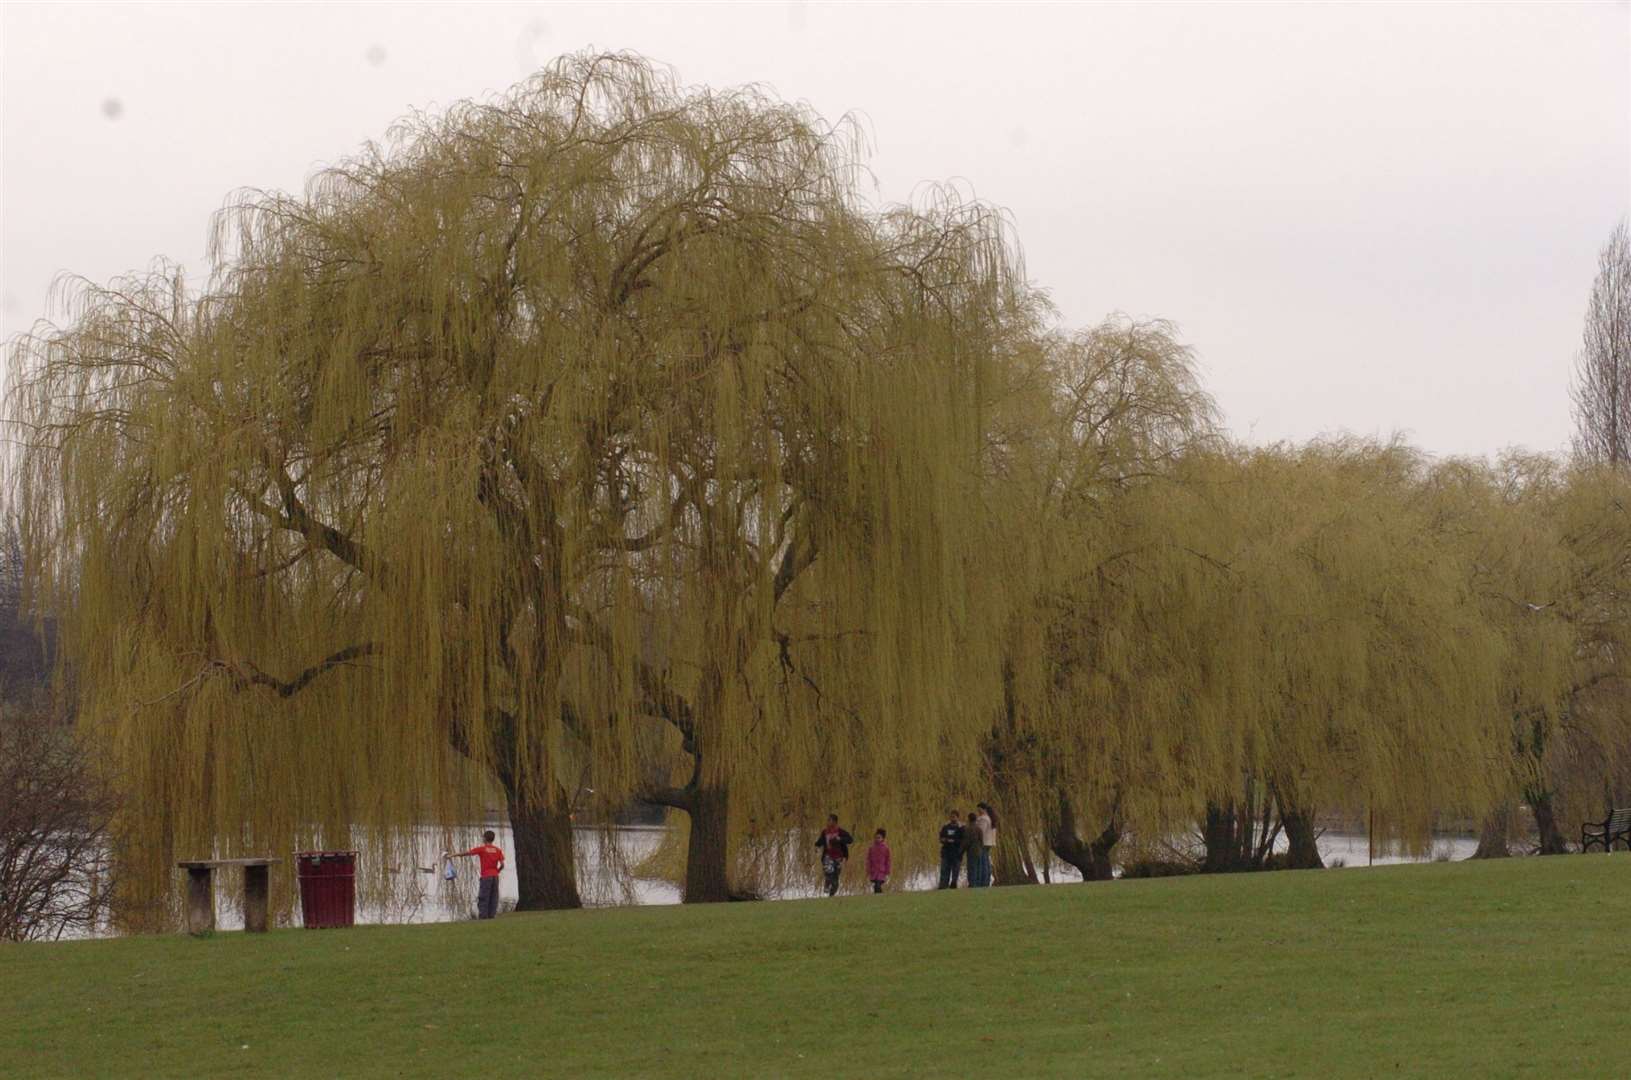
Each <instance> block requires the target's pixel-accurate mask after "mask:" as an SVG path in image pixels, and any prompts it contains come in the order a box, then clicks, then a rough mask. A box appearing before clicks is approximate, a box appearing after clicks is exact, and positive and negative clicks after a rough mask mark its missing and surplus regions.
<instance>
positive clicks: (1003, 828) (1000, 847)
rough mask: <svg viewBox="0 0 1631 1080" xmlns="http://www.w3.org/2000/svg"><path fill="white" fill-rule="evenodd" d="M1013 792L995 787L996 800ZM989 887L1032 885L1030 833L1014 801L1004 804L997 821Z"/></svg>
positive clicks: (1005, 787) (1005, 788)
mask: <svg viewBox="0 0 1631 1080" xmlns="http://www.w3.org/2000/svg"><path fill="white" fill-rule="evenodd" d="M1012 790H1013V789H1012V788H1011V787H1008V786H1006V785H1000V784H999V785H998V788H997V797H998V798H999V799H1000V798H1002V796H1003V794H1004V793H1005V792H1011V791H1012ZM991 884H993V885H1035V884H1037V876H1036V864H1035V861H1034V860H1033V859H1032V857H1031V830H1030V828H1029V827H1028V822H1027V821H1026V820H1025V815H1024V814H1023V813H1021V812H1020V804H1019V800H1017V799H1006V800H1004V801H1003V807H1002V817H1001V818H999V819H998V825H997V846H996V847H995V848H994V849H993V850H992V852H991Z"/></svg>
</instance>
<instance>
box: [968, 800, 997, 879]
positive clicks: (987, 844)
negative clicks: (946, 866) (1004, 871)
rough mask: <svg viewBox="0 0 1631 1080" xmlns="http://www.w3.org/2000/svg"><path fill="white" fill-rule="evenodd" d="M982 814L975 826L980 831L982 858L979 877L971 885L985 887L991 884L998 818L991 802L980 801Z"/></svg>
mask: <svg viewBox="0 0 1631 1080" xmlns="http://www.w3.org/2000/svg"><path fill="white" fill-rule="evenodd" d="M978 806H979V808H980V816H979V817H977V818H975V819H974V827H975V828H976V829H978V830H979V832H980V859H979V863H978V864H977V867H976V873H977V875H978V876H977V879H976V880H974V881H971V882H969V884H970V885H974V886H978V887H980V888H985V887H986V886H989V885H990V884H991V849H992V848H994V847H996V846H997V819H996V814H995V812H994V811H993V810H992V809H991V806H990V804H989V803H979V804H978Z"/></svg>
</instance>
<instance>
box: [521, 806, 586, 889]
mask: <svg viewBox="0 0 1631 1080" xmlns="http://www.w3.org/2000/svg"><path fill="white" fill-rule="evenodd" d="M505 801H506V802H507V803H508V804H509V810H510V829H511V831H512V833H513V836H512V839H511V843H512V845H513V846H514V848H515V850H514V852H512V854H513V855H514V858H515V878H516V882H517V884H518V886H519V890H520V892H519V896H518V898H517V900H516V904H515V909H516V910H517V911H544V910H551V909H557V908H576V907H582V906H583V901H582V900H581V899H580V898H579V896H578V874H577V865H578V864H577V858H576V855H575V853H574V851H573V849H572V815H571V813H570V812H569V811H568V809H567V808H566V805H565V800H556V801H555V805H553V806H550V805H538V804H537V803H536V802H533V801H529V800H526V799H523V798H521V797H520V796H519V795H518V794H516V793H514V792H508V791H507V792H506V793H505Z"/></svg>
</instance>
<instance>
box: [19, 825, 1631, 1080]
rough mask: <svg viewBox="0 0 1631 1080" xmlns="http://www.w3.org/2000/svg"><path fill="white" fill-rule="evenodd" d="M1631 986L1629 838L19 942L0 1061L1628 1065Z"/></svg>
mask: <svg viewBox="0 0 1631 1080" xmlns="http://www.w3.org/2000/svg"><path fill="white" fill-rule="evenodd" d="M852 872H853V868H852ZM1628 991H1631V856H1628V855H1626V854H1624V853H1617V854H1615V855H1613V856H1606V857H1605V856H1602V855H1592V856H1566V857H1559V858H1552V859H1517V860H1508V861H1505V862H1501V863H1482V864H1470V863H1459V864H1438V865H1426V866H1401V867H1389V868H1378V869H1374V870H1361V869H1346V870H1334V871H1324V872H1319V871H1315V872H1303V873H1276V874H1255V875H1238V876H1228V877H1209V878H1181V879H1167V880H1156V881H1129V882H1115V883H1111V884H1105V885H1088V886H1082V885H1071V886H1054V887H1051V888H1030V889H991V890H985V891H978V892H970V891H959V892H955V893H932V892H931V893H913V894H886V895H884V896H881V897H875V896H856V897H841V898H838V899H835V900H810V901H797V902H786V903H768V904H731V905H721V906H711V907H705V908H701V907H699V908H634V909H621V910H608V911H582V912H561V913H546V914H535V915H511V916H506V917H504V918H501V919H498V920H496V921H494V922H491V923H473V922H472V923H462V924H453V925H442V926H432V927H423V926H415V927H371V928H359V929H356V930H348V931H334V930H331V931H304V930H283V931H275V932H273V933H271V934H266V935H256V936H247V935H244V934H240V933H232V934H225V933H223V934H218V935H216V936H214V937H212V938H208V939H201V940H193V939H189V938H187V937H184V936H179V935H178V936H174V937H143V938H128V939H122V940H116V941H96V942H78V943H65V944H56V945H28V946H16V945H11V946H0V1076H5V1077H19V1078H22V1077H27V1078H34V1077H98V1076H142V1077H153V1076H162V1077H168V1076H176V1077H179V1076H256V1075H259V1076H313V1077H319V1076H321V1077H327V1076H340V1077H376V1076H378V1077H386V1076H392V1077H394V1076H427V1077H440V1076H459V1075H469V1076H478V1075H484V1076H510V1077H517V1076H544V1077H578V1076H664V1077H692V1076H695V1077H704V1076H709V1077H711V1076H742V1077H750V1076H751V1077H774V1076H812V1077H814V1076H819V1077H844V1076H868V1077H875V1076H920V1075H922V1076H927V1075H937V1076H952V1077H972V1076H1023V1077H1031V1076H1068V1077H1082V1076H1182V1077H1189V1078H1195V1077H1212V1076H1220V1077H1234V1076H1242V1077H1273V1076H1314V1077H1321V1078H1330V1077H1349V1076H1352V1077H1374V1076H1430V1077H1445V1076H1468V1077H1518V1076H1533V1077H1626V1076H1631V1038H1628V1037H1627V1034H1626V1027H1625V1023H1624V1017H1625V1015H1626V1012H1625V1010H1626V1001H1627V996H1626V995H1627V993H1628Z"/></svg>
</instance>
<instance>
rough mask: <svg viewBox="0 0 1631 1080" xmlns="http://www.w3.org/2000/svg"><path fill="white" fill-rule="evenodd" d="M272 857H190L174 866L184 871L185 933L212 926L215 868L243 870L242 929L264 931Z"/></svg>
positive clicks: (202, 931) (194, 932)
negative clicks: (230, 867)
mask: <svg viewBox="0 0 1631 1080" xmlns="http://www.w3.org/2000/svg"><path fill="white" fill-rule="evenodd" d="M275 862H277V860H276V859H190V860H188V861H186V862H178V863H176V865H177V866H179V867H181V868H182V869H183V870H185V871H187V933H189V934H207V933H209V932H210V931H211V930H214V929H215V868H216V867H218V866H241V867H243V869H244V929H245V930H249V931H252V932H254V933H258V934H264V933H265V932H266V908H267V899H268V895H269V893H270V891H271V890H270V888H269V882H270V881H271V876H272V874H271V866H272V864H273V863H275Z"/></svg>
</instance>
